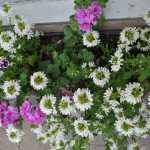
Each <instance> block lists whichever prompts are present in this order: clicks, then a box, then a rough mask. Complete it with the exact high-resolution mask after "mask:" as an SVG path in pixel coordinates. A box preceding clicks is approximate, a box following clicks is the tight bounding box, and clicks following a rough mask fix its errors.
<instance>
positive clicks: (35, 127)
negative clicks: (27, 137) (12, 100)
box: [30, 124, 42, 134]
mask: <svg viewBox="0 0 150 150" xmlns="http://www.w3.org/2000/svg"><path fill="white" fill-rule="evenodd" d="M30 129H31V131H32V132H34V133H36V134H40V133H41V132H42V126H41V125H36V124H32V125H30Z"/></svg>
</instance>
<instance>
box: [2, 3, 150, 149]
mask: <svg viewBox="0 0 150 150" xmlns="http://www.w3.org/2000/svg"><path fill="white" fill-rule="evenodd" d="M81 3H82V2H81ZM83 3H84V4H86V5H85V6H84V5H83V4H82V5H80V4H78V2H77V1H75V4H76V7H75V8H76V15H75V19H74V20H73V21H74V22H76V24H77V25H78V26H77V28H78V30H73V29H72V28H71V26H70V27H69V28H66V32H65V34H67V29H69V32H68V33H69V38H68V37H67V38H66V36H68V35H64V36H65V37H64V39H63V40H61V39H59V40H58V39H57V38H56V40H54V41H52V42H54V44H50V45H40V38H39V32H34V31H33V29H34V26H33V25H30V24H28V23H27V21H26V19H25V18H24V17H23V16H19V15H16V16H15V18H14V26H13V27H12V28H13V30H11V31H10V30H8V31H1V32H0V48H1V51H0V90H1V93H0V98H1V102H0V125H1V126H2V127H5V128H6V134H7V136H8V139H9V141H10V142H12V143H19V142H20V141H21V139H22V136H23V134H24V133H23V132H22V131H21V129H20V128H21V124H22V121H23V120H25V121H26V122H27V123H28V124H29V125H30V128H31V131H32V132H34V133H35V134H36V136H37V140H39V141H41V142H42V143H49V144H50V147H51V150H60V149H62V150H76V149H79V150H80V149H87V144H90V143H91V141H92V140H93V139H94V137H95V136H97V135H102V134H103V135H104V140H105V143H106V144H105V146H106V149H110V150H120V149H121V150H122V149H128V150H135V149H141V150H144V148H143V147H142V146H140V145H139V144H138V143H137V142H136V137H142V138H146V137H147V136H148V135H149V133H150V118H149V114H150V96H148V98H145V99H144V96H145V93H148V91H149V89H150V88H149V76H150V74H149V64H150V62H149V60H148V58H149V49H150V29H149V27H146V28H144V29H143V28H137V27H127V28H125V29H123V31H122V32H121V33H120V36H119V42H118V45H117V48H116V47H115V50H114V49H111V48H109V47H108V45H106V46H105V44H104V43H102V40H100V34H99V32H98V31H94V30H92V29H93V28H94V29H96V27H97V25H98V19H99V18H100V17H101V15H102V9H101V7H100V6H99V4H101V5H102V3H101V1H91V4H89V1H83ZM103 3H105V2H103ZM77 6H78V7H77ZM80 6H82V7H80ZM12 10H13V9H12V8H11V6H9V4H8V3H6V4H4V6H2V9H1V10H0V14H1V15H2V16H3V17H6V18H7V19H9V20H10V22H11V19H12ZM144 19H145V21H146V23H147V25H148V26H149V11H148V12H147V13H146V14H145V17H144ZM70 21H71V20H70ZM79 30H82V31H83V32H82V31H80V32H79V33H78V32H77V31H79ZM76 32H77V33H76ZM70 36H71V38H70ZM68 40H72V41H73V40H75V41H73V42H72V41H71V42H70V41H69V42H68ZM100 41H101V42H100ZM63 48H64V49H63ZM133 48H135V49H136V50H135V54H134V53H132V49H133ZM140 50H141V51H140ZM114 51H115V52H114ZM139 51H140V53H139ZM137 53H138V54H137ZM93 54H96V56H95V57H94V55H93ZM143 72H144V73H143ZM132 139H134V140H132ZM131 142H132V143H131ZM129 143H130V144H129Z"/></svg>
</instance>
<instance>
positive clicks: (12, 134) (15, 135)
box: [6, 125, 24, 143]
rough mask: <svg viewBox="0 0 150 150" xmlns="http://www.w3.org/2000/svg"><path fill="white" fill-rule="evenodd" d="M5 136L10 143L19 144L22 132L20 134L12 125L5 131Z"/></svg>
mask: <svg viewBox="0 0 150 150" xmlns="http://www.w3.org/2000/svg"><path fill="white" fill-rule="evenodd" d="M6 134H7V136H8V139H9V141H10V142H12V143H19V142H20V141H21V137H22V136H23V134H24V133H23V132H20V131H19V130H18V129H17V128H15V127H14V126H13V125H9V126H8V128H7V129H6Z"/></svg>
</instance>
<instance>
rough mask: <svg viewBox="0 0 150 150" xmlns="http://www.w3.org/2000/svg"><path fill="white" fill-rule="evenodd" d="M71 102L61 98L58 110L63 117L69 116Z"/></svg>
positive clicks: (66, 98) (64, 97)
mask: <svg viewBox="0 0 150 150" xmlns="http://www.w3.org/2000/svg"><path fill="white" fill-rule="evenodd" d="M71 103H72V101H71V100H70V98H69V97H68V96H63V97H62V99H61V101H60V104H59V110H60V112H61V113H62V114H63V115H70V114H71V112H72V111H73V107H72V106H71Z"/></svg>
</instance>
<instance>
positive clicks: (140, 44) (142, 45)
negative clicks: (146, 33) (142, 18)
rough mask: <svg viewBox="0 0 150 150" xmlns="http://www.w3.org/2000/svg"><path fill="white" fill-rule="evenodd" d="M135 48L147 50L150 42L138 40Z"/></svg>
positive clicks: (149, 47)
mask: <svg viewBox="0 0 150 150" xmlns="http://www.w3.org/2000/svg"><path fill="white" fill-rule="evenodd" d="M137 48H138V49H140V50H142V51H148V50H149V49H150V42H147V41H140V42H138V43H137Z"/></svg>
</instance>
